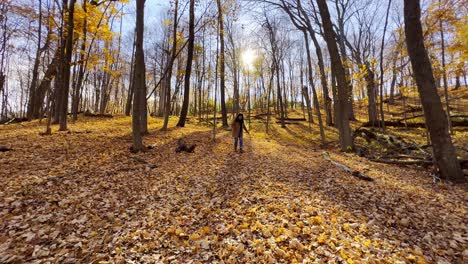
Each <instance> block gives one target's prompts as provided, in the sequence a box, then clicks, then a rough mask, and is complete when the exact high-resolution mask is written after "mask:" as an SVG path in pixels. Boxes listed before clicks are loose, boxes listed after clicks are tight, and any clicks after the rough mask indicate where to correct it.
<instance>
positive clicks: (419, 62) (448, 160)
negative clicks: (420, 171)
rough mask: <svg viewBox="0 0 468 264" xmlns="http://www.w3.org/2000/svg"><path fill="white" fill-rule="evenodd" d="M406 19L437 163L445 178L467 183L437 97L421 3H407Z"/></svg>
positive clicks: (406, 0) (414, 69)
mask: <svg viewBox="0 0 468 264" xmlns="http://www.w3.org/2000/svg"><path fill="white" fill-rule="evenodd" d="M404 17H405V35H406V45H407V49H408V54H409V57H410V60H411V65H412V68H413V72H414V78H415V79H416V84H417V87H418V91H419V97H420V99H421V104H422V106H423V111H424V116H425V119H426V125H427V128H428V130H429V134H430V139H431V141H432V145H433V150H434V159H435V162H436V164H437V167H438V168H439V170H440V174H441V177H442V178H445V179H450V180H453V181H460V182H461V181H464V176H463V172H462V170H461V167H460V163H459V162H458V161H457V155H456V153H455V148H454V146H453V144H452V139H451V137H450V134H449V131H448V125H447V124H448V121H447V116H446V115H445V113H444V109H443V107H442V102H441V100H440V97H439V95H438V94H437V86H436V83H435V79H434V75H433V72H432V67H431V62H430V60H429V56H428V54H427V51H426V48H425V46H424V37H423V31H422V26H421V8H420V3H419V0H405V1H404Z"/></svg>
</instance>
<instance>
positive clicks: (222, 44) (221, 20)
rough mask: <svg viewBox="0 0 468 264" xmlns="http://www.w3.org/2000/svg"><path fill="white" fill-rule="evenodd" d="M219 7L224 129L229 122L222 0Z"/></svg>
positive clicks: (221, 98) (221, 94) (220, 75)
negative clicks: (226, 97)
mask: <svg viewBox="0 0 468 264" xmlns="http://www.w3.org/2000/svg"><path fill="white" fill-rule="evenodd" d="M216 3H217V5H218V23H219V44H220V51H219V63H220V64H221V65H220V68H219V69H220V71H219V78H220V100H221V119H222V123H223V127H227V126H228V121H227V109H226V99H225V93H226V91H225V90H226V80H225V78H226V76H225V73H226V64H225V44H224V19H223V7H222V5H221V0H216Z"/></svg>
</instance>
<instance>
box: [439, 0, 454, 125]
mask: <svg viewBox="0 0 468 264" xmlns="http://www.w3.org/2000/svg"><path fill="white" fill-rule="evenodd" d="M439 4H440V0H439ZM439 25H440V41H441V49H442V75H443V80H444V97H445V111H446V113H447V124H448V130H449V133H450V134H453V131H452V121H451V120H450V102H449V96H448V83H447V71H446V69H445V38H444V26H443V23H442V18H440V19H439Z"/></svg>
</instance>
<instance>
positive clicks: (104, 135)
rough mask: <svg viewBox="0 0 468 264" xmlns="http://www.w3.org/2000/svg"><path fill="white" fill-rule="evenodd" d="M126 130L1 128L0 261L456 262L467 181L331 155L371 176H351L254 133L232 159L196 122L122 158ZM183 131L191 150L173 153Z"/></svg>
mask: <svg viewBox="0 0 468 264" xmlns="http://www.w3.org/2000/svg"><path fill="white" fill-rule="evenodd" d="M160 126H161V123H160V122H159V121H154V120H151V125H150V129H152V131H155V129H156V128H158V127H160ZM129 128H130V120H129V119H128V118H116V119H113V120H99V121H96V120H93V119H88V120H86V122H85V121H81V122H80V123H77V124H75V125H73V126H72V128H71V131H72V132H71V133H66V132H64V133H57V132H55V133H54V134H53V135H52V136H45V137H42V136H39V134H38V133H39V132H40V131H41V130H42V128H40V127H39V126H38V125H37V124H35V123H25V124H24V125H20V124H18V125H11V126H4V127H1V128H0V144H4V145H8V146H9V145H10V144H11V147H12V148H13V149H14V150H13V151H10V152H5V153H0V155H1V156H0V168H1V169H0V180H1V182H2V185H1V186H0V262H2V263H4V262H7V263H8V262H12V263H22V262H34V261H38V262H46V261H48V260H50V261H55V260H57V261H58V262H69V263H71V262H77V261H79V260H80V261H82V262H86V263H88V262H93V261H95V262H94V263H97V262H99V261H112V262H125V261H126V262H132V261H133V262H135V263H146V262H147V263H154V262H156V263H157V262H163V263H168V262H171V261H174V262H176V263H179V262H180V263H187V262H189V260H194V261H195V262H197V261H199V262H202V263H217V262H218V263H219V262H223V261H224V262H225V263H255V262H258V263H278V262H280V263H281V262H283V263H291V262H295V261H296V262H306V263H307V262H315V261H317V262H319V263H323V262H331V263H333V262H335V263H338V262H342V261H347V262H348V263H366V262H370V263H373V262H377V261H378V260H380V261H381V262H384V263H396V262H397V261H400V262H401V263H404V262H417V261H419V262H421V263H424V262H436V261H440V262H441V263H444V261H445V263H450V262H451V263H457V262H458V263H462V262H463V261H466V258H467V254H468V252H467V251H466V250H465V249H466V248H467V247H468V241H467V236H468V235H467V227H466V226H467V225H466V224H467V220H466V211H467V203H466V201H467V200H468V196H467V194H466V191H465V190H464V189H463V186H451V185H446V184H439V185H433V184H432V182H431V178H430V177H427V175H426V173H425V172H418V171H416V170H412V169H408V168H398V167H396V166H391V165H382V164H375V163H370V162H368V161H366V160H365V159H361V158H359V157H356V156H355V155H351V154H342V153H331V157H332V158H333V159H334V160H337V161H339V162H341V163H343V164H346V165H347V166H349V167H351V168H353V169H359V170H361V171H365V173H366V175H369V176H371V177H372V178H374V179H375V181H374V182H364V181H360V180H358V179H356V178H355V177H351V176H350V175H348V174H346V172H343V171H341V170H340V169H338V168H336V167H334V166H333V165H332V164H330V163H329V162H328V161H326V160H325V159H324V158H323V156H322V152H321V151H320V150H319V149H315V148H314V147H313V146H307V145H304V144H295V143H294V142H292V141H287V142H285V141H281V140H280V139H279V137H272V138H270V137H267V136H265V135H261V134H259V133H256V134H254V136H253V137H252V138H248V137H247V138H246V153H243V154H238V153H234V152H233V150H232V145H231V137H230V133H229V132H227V131H220V132H219V133H218V140H217V142H216V143H213V142H212V141H211V135H212V134H211V131H210V129H209V128H207V127H203V126H196V125H193V124H189V126H188V127H187V128H182V129H180V128H177V129H171V130H170V131H169V132H159V131H158V132H152V133H151V134H150V135H149V136H147V137H146V138H145V140H146V144H147V145H149V144H154V146H155V148H154V149H152V150H150V151H148V152H146V153H140V154H131V153H130V152H129V151H128V147H129V145H130V141H131V138H130V136H129V133H130V130H129ZM276 129H279V128H276ZM77 132H80V133H77ZM181 136H185V138H186V140H187V141H188V142H190V143H196V144H197V148H196V149H195V153H193V154H189V153H180V154H176V153H175V151H174V149H175V146H176V145H177V139H178V138H180V137H181ZM464 250H465V251H464Z"/></svg>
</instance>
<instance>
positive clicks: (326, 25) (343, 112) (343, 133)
mask: <svg viewBox="0 0 468 264" xmlns="http://www.w3.org/2000/svg"><path fill="white" fill-rule="evenodd" d="M317 5H318V8H319V11H320V16H321V18H322V25H323V31H324V38H325V41H326V42H327V47H328V52H329V53H330V59H331V67H332V69H333V72H334V74H335V77H336V80H337V82H338V89H337V90H338V91H337V93H338V111H337V114H338V116H337V118H336V119H337V125H338V129H339V137H340V146H341V150H342V151H349V150H350V149H352V148H353V145H352V144H353V142H352V138H351V129H350V127H349V116H348V112H347V111H348V110H349V109H348V101H349V98H348V91H347V90H348V89H347V88H348V83H347V80H346V74H345V70H344V67H343V62H342V61H341V58H340V54H339V51H338V46H337V44H336V41H335V37H334V36H335V32H334V31H333V26H332V22H331V18H330V12H329V11H328V6H327V3H326V1H325V0H317Z"/></svg>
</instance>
